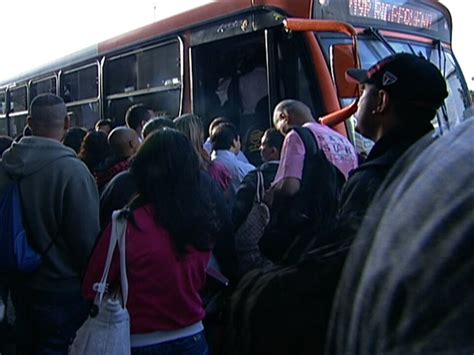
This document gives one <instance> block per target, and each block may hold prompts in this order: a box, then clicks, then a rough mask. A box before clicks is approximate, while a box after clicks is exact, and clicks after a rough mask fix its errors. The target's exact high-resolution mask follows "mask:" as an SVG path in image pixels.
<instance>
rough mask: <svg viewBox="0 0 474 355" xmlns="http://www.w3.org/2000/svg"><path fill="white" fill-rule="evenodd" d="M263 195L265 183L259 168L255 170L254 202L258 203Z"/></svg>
mask: <svg viewBox="0 0 474 355" xmlns="http://www.w3.org/2000/svg"><path fill="white" fill-rule="evenodd" d="M263 195H265V184H264V181H263V173H262V171H261V170H257V189H256V194H255V202H256V203H257V204H260V203H261V202H262V199H263Z"/></svg>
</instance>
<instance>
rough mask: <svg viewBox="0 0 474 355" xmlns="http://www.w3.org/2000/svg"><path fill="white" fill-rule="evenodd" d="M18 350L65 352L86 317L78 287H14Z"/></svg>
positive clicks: (50, 354) (55, 354) (61, 354)
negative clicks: (65, 289)
mask: <svg viewBox="0 0 474 355" xmlns="http://www.w3.org/2000/svg"><path fill="white" fill-rule="evenodd" d="M11 292H12V300H13V304H14V307H15V313H16V321H15V343H16V349H17V354H18V355H22V354H31V355H33V354H35V355H36V354H38V355H39V354H41V355H43V354H44V355H46V354H47V355H67V351H68V347H69V344H70V343H71V341H72V339H73V337H74V335H75V333H76V330H77V329H78V328H79V327H80V326H81V325H82V323H83V322H84V321H85V319H86V318H87V313H88V306H87V303H86V301H84V299H83V298H82V296H81V293H80V291H79V290H78V291H74V292H48V291H38V290H31V289H28V288H22V287H13V288H12V290H11Z"/></svg>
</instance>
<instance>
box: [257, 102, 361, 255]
mask: <svg viewBox="0 0 474 355" xmlns="http://www.w3.org/2000/svg"><path fill="white" fill-rule="evenodd" d="M273 123H274V125H275V128H276V129H277V130H279V131H280V132H281V133H282V134H283V135H284V136H285V140H284V142H283V148H282V152H281V159H280V165H279V166H278V170H277V173H276V176H275V180H274V182H273V184H272V188H271V190H270V191H269V194H268V195H270V196H272V195H274V197H275V203H273V201H272V198H271V197H270V198H269V197H268V195H267V196H266V198H265V200H266V201H267V202H268V204H269V205H271V213H270V215H271V219H270V223H269V225H268V226H267V228H266V229H265V233H264V235H263V237H262V238H261V239H260V244H259V247H260V250H261V251H262V253H263V254H264V255H265V256H266V257H267V258H269V259H270V260H272V261H275V262H277V261H280V260H281V258H282V256H283V255H285V254H286V253H287V251H288V248H289V247H290V245H291V244H292V243H293V241H294V238H295V237H296V236H297V235H298V234H300V233H302V232H304V231H305V230H308V229H309V228H311V230H313V231H314V233H313V234H317V233H318V232H317V231H319V230H322V229H324V228H325V226H327V225H328V224H331V221H333V219H334V218H335V216H336V210H337V203H338V199H339V193H340V189H341V188H342V184H343V183H344V181H345V179H347V176H348V174H349V171H350V170H352V169H354V168H356V167H357V155H356V152H355V149H354V147H353V145H352V144H351V143H350V142H349V140H348V139H347V138H346V137H344V136H342V135H341V134H339V133H337V132H335V131H333V130H332V129H330V128H329V127H326V126H322V125H320V124H319V123H317V122H316V121H315V119H314V118H313V115H312V114H311V111H310V109H309V107H308V106H306V105H305V104H304V103H302V102H300V101H296V100H284V101H282V102H280V103H279V104H278V105H277V106H276V107H275V110H274V114H273ZM318 147H319V149H318ZM307 148H308V149H309V152H308V153H307V152H306V149H307Z"/></svg>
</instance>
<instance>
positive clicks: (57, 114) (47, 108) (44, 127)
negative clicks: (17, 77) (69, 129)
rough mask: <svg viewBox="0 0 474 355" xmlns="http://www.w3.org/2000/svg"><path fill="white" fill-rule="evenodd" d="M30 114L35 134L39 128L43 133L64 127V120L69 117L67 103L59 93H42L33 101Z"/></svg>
mask: <svg viewBox="0 0 474 355" xmlns="http://www.w3.org/2000/svg"><path fill="white" fill-rule="evenodd" d="M29 115H30V116H31V121H32V124H33V126H32V128H33V129H32V131H33V132H36V133H35V135H37V131H38V129H39V130H40V133H41V134H43V133H44V132H43V131H50V130H59V129H63V128H64V120H65V119H66V118H67V109H66V104H65V103H64V101H63V99H62V98H60V97H59V96H57V95H53V94H41V95H38V96H36V97H35V98H34V99H33V101H31V105H30V111H29ZM35 130H36V131H35Z"/></svg>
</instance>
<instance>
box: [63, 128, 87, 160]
mask: <svg viewBox="0 0 474 355" xmlns="http://www.w3.org/2000/svg"><path fill="white" fill-rule="evenodd" d="M86 134H87V130H86V129H85V128H82V127H72V128H69V129H68V130H67V132H66V134H65V135H64V137H63V144H64V145H65V146H66V147H69V148H72V149H74V151H75V152H76V154H78V153H79V150H80V149H81V144H82V140H83V139H84V137H85V136H86Z"/></svg>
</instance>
